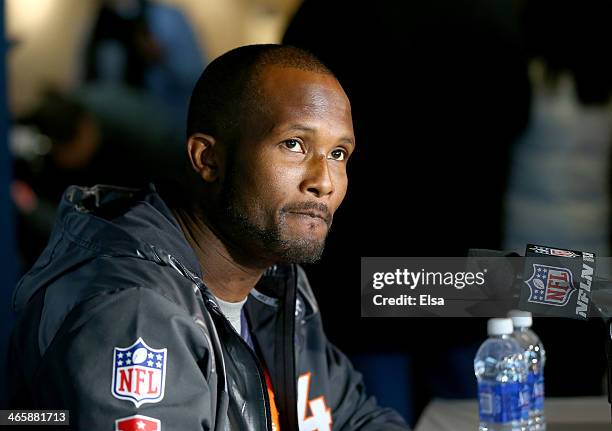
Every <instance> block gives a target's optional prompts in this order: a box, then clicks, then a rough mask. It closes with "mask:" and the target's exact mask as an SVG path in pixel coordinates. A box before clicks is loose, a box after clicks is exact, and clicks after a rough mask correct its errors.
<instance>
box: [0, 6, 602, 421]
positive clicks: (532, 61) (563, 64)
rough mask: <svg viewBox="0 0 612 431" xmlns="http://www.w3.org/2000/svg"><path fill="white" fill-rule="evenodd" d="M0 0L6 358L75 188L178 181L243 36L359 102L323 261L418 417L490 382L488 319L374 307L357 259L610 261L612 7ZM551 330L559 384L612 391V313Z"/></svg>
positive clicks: (362, 361)
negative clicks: (292, 54) (208, 90)
mask: <svg viewBox="0 0 612 431" xmlns="http://www.w3.org/2000/svg"><path fill="white" fill-rule="evenodd" d="M0 4H2V5H3V7H2V12H1V13H2V20H0V21H1V23H2V24H1V25H2V27H1V32H0V36H1V37H2V40H1V41H0V42H1V43H0V49H2V53H0V54H1V55H0V61H1V62H2V63H1V66H2V67H0V84H1V85H0V87H1V88H0V126H1V127H0V131H1V134H0V138H1V141H0V142H1V144H2V145H0V222H1V225H0V229H2V231H1V236H0V238H1V241H0V262H1V263H0V265H1V269H2V271H0V283H1V284H0V287H1V289H2V291H1V294H2V302H1V304H2V307H3V309H2V311H3V313H2V316H4V318H3V322H2V325H3V326H2V333H1V334H0V342H1V343H2V345H0V347H2V350H3V351H4V349H5V348H6V340H7V338H8V334H9V332H10V327H11V324H12V321H13V318H14V316H13V315H12V312H11V310H10V307H9V304H10V295H11V293H12V289H13V286H14V285H15V283H16V281H17V279H18V278H19V277H20V276H21V275H22V274H23V273H24V272H25V271H27V270H28V268H29V267H30V266H31V265H32V263H33V262H34V260H35V259H36V258H37V256H38V254H39V253H40V251H41V250H42V248H43V247H44V245H45V244H46V240H47V237H48V234H49V232H50V229H51V227H52V224H53V219H54V212H55V207H56V205H57V203H58V201H59V198H60V196H61V193H62V191H63V190H64V189H65V187H67V186H68V185H69V184H80V185H93V184H96V183H107V184H117V185H126V186H138V185H141V184H145V183H146V182H148V181H163V180H164V179H172V176H173V175H174V172H176V165H177V163H178V160H179V159H180V157H181V154H182V151H183V145H184V126H185V114H186V109H187V101H188V98H189V95H190V92H191V89H192V86H193V85H194V83H195V81H196V79H197V78H198V76H199V75H200V73H201V71H202V70H203V68H204V67H205V66H206V64H207V63H208V62H210V61H211V60H212V59H214V58H215V57H217V56H218V55H220V54H222V53H224V52H226V51H227V50H229V49H232V48H234V47H237V46H240V45H244V44H251V43H279V42H285V43H289V44H292V45H296V46H300V47H303V48H306V49H308V50H310V51H311V52H313V53H314V54H315V55H317V56H319V57H320V58H321V59H322V60H323V61H324V62H325V63H326V64H327V65H328V66H329V67H330V68H331V69H332V70H333V71H334V72H335V73H336V74H337V76H338V78H339V79H340V81H341V83H342V84H343V86H344V87H345V89H346V91H347V93H348V95H349V98H350V99H351V101H352V105H353V120H354V124H355V131H356V134H357V141H358V151H357V152H356V153H355V155H354V157H352V159H351V163H350V164H349V171H350V172H349V175H350V186H349V193H348V195H347V198H346V201H345V203H344V205H343V207H342V208H341V210H340V211H339V212H338V213H337V217H336V222H335V223H334V228H333V230H332V232H331V234H330V237H329V239H328V246H327V248H326V251H325V256H324V258H323V261H322V262H321V263H319V264H316V265H311V266H308V267H307V268H306V269H307V271H308V273H309V276H310V277H311V282H312V284H313V286H314V289H315V292H316V294H317V296H318V298H319V302H320V306H321V309H322V313H323V318H324V323H325V326H326V330H327V332H328V336H329V338H330V339H331V341H332V342H334V343H335V344H337V345H338V346H339V347H341V348H342V349H343V350H344V351H346V352H347V353H349V355H350V356H351V358H352V359H353V361H354V363H355V365H356V367H357V368H358V369H359V370H360V371H361V372H363V374H364V377H365V380H366V384H367V385H368V386H369V388H370V390H371V392H373V393H374V394H375V395H376V396H377V398H379V400H380V403H381V404H383V405H388V406H391V407H394V408H396V409H397V410H398V411H399V412H400V413H401V414H402V415H403V416H404V417H405V418H406V419H407V420H408V421H409V422H410V423H411V424H414V423H415V422H416V421H417V420H418V417H419V415H420V413H421V412H422V410H423V408H424V407H425V406H426V405H427V403H428V402H429V401H430V400H431V399H432V398H435V397H437V398H473V397H475V396H476V386H475V378H474V374H473V358H474V355H475V352H476V349H477V348H478V345H479V344H480V343H481V342H482V340H483V339H484V338H485V337H486V322H484V321H481V320H478V319H416V318H415V319H362V318H360V316H359V310H360V304H359V301H360V298H359V294H358V293H357V292H358V290H359V288H358V286H359V265H360V257H361V256H463V255H465V254H466V252H467V249H468V248H492V249H508V250H514V251H517V252H520V253H524V251H525V245H526V243H537V244H543V245H549V246H557V247H562V248H570V249H578V250H587V251H592V252H595V253H596V254H597V255H599V256H609V255H610V254H609V253H610V227H609V219H610V208H609V206H610V186H609V183H610V181H609V179H610V169H611V164H610V143H611V140H612V108H611V106H610V95H611V90H612V56H610V54H609V51H610V50H609V49H608V48H609V47H608V45H609V43H610V41H611V40H612V26H610V22H611V21H612V4H611V2H610V1H604V0H582V1H567V2H555V1H551V0H412V1H410V2H397V1H392V0H379V1H377V2H355V1H348V0H304V1H300V0H163V1H162V0H148V1H145V0H4V2H2V1H0ZM534 327H535V330H536V331H537V332H538V334H539V335H540V337H541V338H542V341H543V342H544V344H545V346H546V348H547V351H548V362H547V367H546V374H547V379H546V389H547V395H551V396H580V395H600V394H603V393H604V390H605V388H604V386H605V385H604V368H605V352H604V345H603V336H604V329H603V323H601V322H598V321H590V322H578V321H565V320H560V319H545V320H536V322H535V325H534ZM568 337H570V338H572V339H575V340H580V348H576V344H575V343H574V344H572V345H570V344H568V343H567V339H568ZM575 367H579V368H580V372H578V371H577V370H576V371H574V370H573V369H574V368H575Z"/></svg>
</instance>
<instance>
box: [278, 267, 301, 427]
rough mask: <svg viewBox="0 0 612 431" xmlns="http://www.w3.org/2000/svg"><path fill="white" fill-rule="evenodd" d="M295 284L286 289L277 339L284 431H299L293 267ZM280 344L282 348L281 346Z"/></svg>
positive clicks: (295, 277)
mask: <svg viewBox="0 0 612 431" xmlns="http://www.w3.org/2000/svg"><path fill="white" fill-rule="evenodd" d="M290 277H291V281H292V282H293V286H291V287H292V288H289V289H286V290H285V291H286V293H287V294H286V295H285V298H284V300H283V310H282V315H281V319H282V322H281V325H280V328H279V332H280V334H279V335H280V336H277V337H276V341H277V348H279V347H280V351H281V357H280V361H281V362H280V365H281V368H282V372H281V373H280V379H279V381H280V383H281V385H280V387H281V388H283V389H285V391H283V392H284V393H285V396H284V397H282V398H281V400H282V404H281V405H282V410H281V412H282V413H284V414H280V415H279V422H280V427H281V430H282V431H292V430H298V429H299V425H298V418H297V396H296V392H297V389H296V375H295V369H296V363H295V341H294V337H295V300H296V295H297V271H296V270H295V268H294V267H293V266H292V271H291V274H290ZM279 344H280V346H279Z"/></svg>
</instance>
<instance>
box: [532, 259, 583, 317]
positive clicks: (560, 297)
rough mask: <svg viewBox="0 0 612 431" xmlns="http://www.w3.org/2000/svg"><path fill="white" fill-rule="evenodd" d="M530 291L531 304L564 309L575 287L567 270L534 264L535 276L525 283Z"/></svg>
mask: <svg viewBox="0 0 612 431" xmlns="http://www.w3.org/2000/svg"><path fill="white" fill-rule="evenodd" d="M525 283H526V284H527V286H529V290H530V291H531V293H530V295H529V299H528V301H529V302H534V303H537V304H544V305H554V306H557V307H564V306H565V305H567V303H568V302H569V300H570V297H571V296H572V293H574V291H575V290H576V287H574V283H573V279H572V273H571V271H570V270H568V269H566V268H559V267H555V266H548V265H541V264H538V263H535V264H533V274H532V275H531V277H530V278H529V280H527V281H525Z"/></svg>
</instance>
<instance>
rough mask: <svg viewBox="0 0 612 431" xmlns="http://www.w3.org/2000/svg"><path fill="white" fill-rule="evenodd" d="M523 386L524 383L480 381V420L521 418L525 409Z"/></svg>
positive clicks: (503, 421) (493, 420)
mask: <svg viewBox="0 0 612 431" xmlns="http://www.w3.org/2000/svg"><path fill="white" fill-rule="evenodd" d="M523 388H524V385H523V384H522V383H514V382H513V383H504V384H501V383H489V382H479V383H478V399H479V410H480V420H481V421H482V422H489V423H507V422H512V421H518V420H521V419H522V418H523V414H524V411H525V408H524V405H525V401H524V391H523ZM527 405H528V404H527ZM527 411H528V410H527Z"/></svg>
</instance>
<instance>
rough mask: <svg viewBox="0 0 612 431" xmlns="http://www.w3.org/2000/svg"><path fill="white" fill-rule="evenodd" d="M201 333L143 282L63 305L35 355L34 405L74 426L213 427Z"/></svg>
mask: <svg viewBox="0 0 612 431" xmlns="http://www.w3.org/2000/svg"><path fill="white" fill-rule="evenodd" d="M206 340H207V338H206V336H205V332H204V331H203V329H201V328H200V327H199V326H198V325H197V324H196V323H195V322H194V321H193V319H192V318H191V316H189V314H188V313H186V312H185V311H183V310H182V309H181V308H180V307H179V306H177V305H176V304H174V303H173V302H172V301H170V300H168V299H166V298H165V297H163V296H162V295H161V294H159V293H157V292H154V291H152V290H151V289H148V288H145V287H131V288H127V289H124V290H120V291H115V292H113V293H105V294H100V295H98V296H96V297H94V298H92V299H89V300H87V301H85V302H83V303H81V304H79V305H78V306H77V307H76V308H75V309H73V310H72V311H71V312H70V314H69V315H68V316H67V317H66V320H65V321H64V323H63V324H62V327H61V328H60V330H59V332H58V333H57V334H56V336H55V338H54V339H53V342H52V343H51V344H50V345H49V348H48V349H47V351H46V352H45V353H44V355H43V356H42V358H41V365H40V368H39V373H38V376H39V377H38V378H37V381H38V382H39V383H38V384H37V385H38V388H37V389H36V393H37V401H38V402H37V404H39V405H40V408H57V409H60V408H61V409H68V410H69V414H70V425H71V428H70V429H74V430H88V431H89V430H91V431H94V430H111V429H112V430H132V429H134V430H147V431H148V430H158V429H160V428H161V429H164V430H187V429H188V430H196V429H204V430H209V429H214V426H215V423H214V421H215V414H214V412H215V408H216V407H215V402H216V401H215V400H216V398H217V397H216V376H217V375H216V374H215V373H214V370H212V367H211V365H210V364H211V360H212V358H210V350H209V346H208V343H207V341H206ZM136 415H139V416H136ZM143 424H144V425H143Z"/></svg>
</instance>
